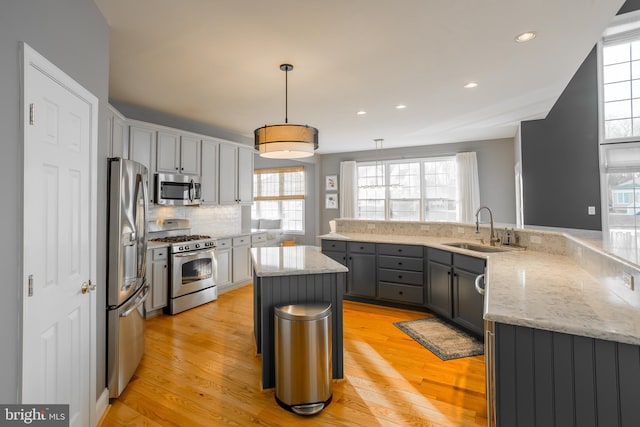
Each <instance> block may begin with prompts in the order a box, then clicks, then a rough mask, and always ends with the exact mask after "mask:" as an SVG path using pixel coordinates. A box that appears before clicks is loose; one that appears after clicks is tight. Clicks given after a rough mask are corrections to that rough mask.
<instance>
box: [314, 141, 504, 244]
mask: <svg viewBox="0 0 640 427" xmlns="http://www.w3.org/2000/svg"><path fill="white" fill-rule="evenodd" d="M463 151H475V152H476V156H477V158H478V178H479V180H480V203H481V204H482V205H487V206H489V207H490V208H491V210H492V211H493V217H494V221H495V222H500V223H506V224H514V223H515V221H516V211H515V210H516V208H515V173H514V158H515V153H514V140H513V139H512V138H507V139H498V140H486V141H469V142H462V143H457V144H443V145H424V146H420V147H407V148H390V149H384V150H379V151H376V150H369V151H358V152H351V153H336V154H325V155H322V156H320V178H319V183H320V185H319V186H318V189H319V191H318V193H319V197H320V201H321V202H320V203H321V207H320V233H322V234H324V233H328V232H329V221H330V220H331V219H334V218H338V217H339V216H340V211H339V210H336V209H325V208H324V203H322V201H323V200H324V194H325V192H324V177H325V176H326V175H339V174H340V162H341V161H345V160H355V161H361V162H364V161H370V160H376V159H378V160H379V159H388V160H393V159H404V158H407V159H408V158H420V157H434V156H443V155H455V154H456V153H459V152H463ZM338 181H340V177H339V176H338Z"/></svg>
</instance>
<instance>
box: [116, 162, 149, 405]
mask: <svg viewBox="0 0 640 427" xmlns="http://www.w3.org/2000/svg"><path fill="white" fill-rule="evenodd" d="M148 188H149V186H148V174H147V168H146V167H145V166H144V165H142V164H140V163H138V162H134V161H132V160H126V159H120V158H112V159H109V196H108V204H109V218H108V224H109V229H108V254H109V255H108V256H109V267H108V272H107V274H108V276H107V281H108V284H107V381H108V385H109V397H111V398H114V397H118V396H120V393H122V391H123V390H124V388H125V387H126V386H127V383H128V382H129V380H130V379H131V377H132V376H133V373H134V372H135V370H136V368H137V367H138V364H139V363H140V360H141V359H142V355H143V354H144V301H145V299H146V298H147V295H148V292H149V288H148V284H147V283H146V280H145V271H146V257H147V233H146V227H147V210H148V205H147V200H148V197H147V192H148Z"/></svg>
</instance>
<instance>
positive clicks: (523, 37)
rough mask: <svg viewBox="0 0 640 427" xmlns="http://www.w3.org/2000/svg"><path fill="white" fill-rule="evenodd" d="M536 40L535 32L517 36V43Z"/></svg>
mask: <svg viewBox="0 0 640 427" xmlns="http://www.w3.org/2000/svg"><path fill="white" fill-rule="evenodd" d="M535 38H536V33H535V32H533V31H527V32H526V33H522V34H518V35H517V36H516V41H517V42H518V43H524V42H528V41H530V40H533V39H535Z"/></svg>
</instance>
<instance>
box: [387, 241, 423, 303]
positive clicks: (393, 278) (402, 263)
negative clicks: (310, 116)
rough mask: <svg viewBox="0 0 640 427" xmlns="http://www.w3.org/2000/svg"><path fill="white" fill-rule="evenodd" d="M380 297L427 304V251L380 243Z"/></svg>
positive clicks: (400, 301) (414, 247)
mask: <svg viewBox="0 0 640 427" xmlns="http://www.w3.org/2000/svg"><path fill="white" fill-rule="evenodd" d="M377 251H378V298H379V299H382V300H386V301H390V302H398V303H403V304H410V305H416V306H423V305H424V248H423V247H422V246H412V245H394V244H382V243H380V244H378V245H377Z"/></svg>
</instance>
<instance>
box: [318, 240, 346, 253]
mask: <svg viewBox="0 0 640 427" xmlns="http://www.w3.org/2000/svg"><path fill="white" fill-rule="evenodd" d="M346 250H347V242H343V241H340V240H323V241H322V252H324V251H336V252H344V251H346Z"/></svg>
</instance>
